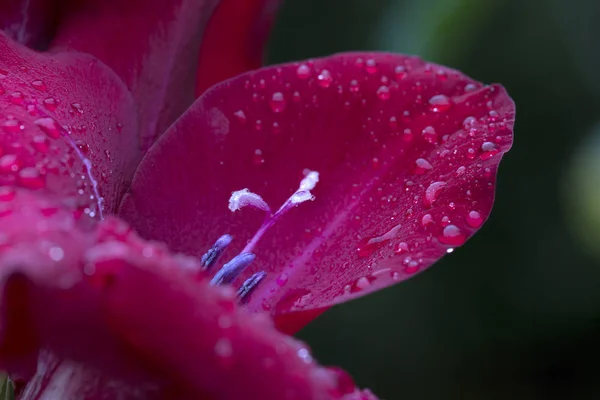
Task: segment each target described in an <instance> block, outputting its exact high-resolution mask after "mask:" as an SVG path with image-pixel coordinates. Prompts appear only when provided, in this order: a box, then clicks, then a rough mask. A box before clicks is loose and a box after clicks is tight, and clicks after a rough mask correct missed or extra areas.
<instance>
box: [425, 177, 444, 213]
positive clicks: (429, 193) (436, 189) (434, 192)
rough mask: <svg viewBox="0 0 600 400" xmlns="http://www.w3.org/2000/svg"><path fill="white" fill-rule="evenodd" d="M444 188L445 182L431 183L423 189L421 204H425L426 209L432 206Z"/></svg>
mask: <svg viewBox="0 0 600 400" xmlns="http://www.w3.org/2000/svg"><path fill="white" fill-rule="evenodd" d="M445 186H446V182H442V181H438V182H433V183H432V184H431V185H429V186H428V187H427V189H425V197H424V198H423V200H424V201H423V202H424V203H425V206H426V207H431V206H432V205H433V203H434V202H435V201H436V200H437V198H438V197H439V195H440V193H441V192H442V189H443V188H444V187H445Z"/></svg>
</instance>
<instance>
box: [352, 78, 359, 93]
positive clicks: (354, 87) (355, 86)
mask: <svg viewBox="0 0 600 400" xmlns="http://www.w3.org/2000/svg"><path fill="white" fill-rule="evenodd" d="M350 91H351V92H352V93H357V92H358V91H360V84H359V83H358V81H357V80H356V79H352V80H351V81H350Z"/></svg>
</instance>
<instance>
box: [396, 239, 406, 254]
mask: <svg viewBox="0 0 600 400" xmlns="http://www.w3.org/2000/svg"><path fill="white" fill-rule="evenodd" d="M394 252H395V253H396V254H406V253H408V243H406V242H400V243H398V245H397V246H396V249H395V250H394Z"/></svg>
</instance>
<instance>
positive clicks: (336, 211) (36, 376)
mask: <svg viewBox="0 0 600 400" xmlns="http://www.w3.org/2000/svg"><path fill="white" fill-rule="evenodd" d="M56 1H57V3H53V2H48V1H42V0H34V1H27V2H21V1H20V0H11V1H9V2H5V3H3V4H2V5H1V6H0V27H2V26H3V27H4V29H5V32H4V33H0V85H1V86H0V129H2V135H1V136H0V271H1V272H2V277H3V290H2V296H3V299H2V302H1V305H2V309H1V313H0V317H1V319H0V321H2V324H1V325H0V327H1V328H0V367H1V368H5V369H7V370H8V371H9V372H10V373H11V374H12V375H13V376H14V377H16V378H19V379H22V380H23V381H24V382H28V383H27V386H26V387H25V388H24V390H23V392H22V393H21V398H22V399H33V398H65V399H67V398H68V399H71V398H72V399H84V398H85V399H103V398H111V399H112V398H127V399H129V398H178V399H187V398H190V399H192V398H193V399H197V398H224V399H229V398H245V399H246V398H256V399H268V398H273V399H310V398H314V399H329V398H331V399H339V398H343V399H371V398H374V396H373V395H372V394H370V392H360V391H359V390H358V389H356V388H355V386H354V384H353V383H352V380H351V379H350V378H349V377H348V376H347V375H346V374H345V373H343V372H341V371H339V370H337V369H325V368H322V367H319V366H318V365H316V364H315V363H314V362H313V361H312V357H311V356H310V352H309V351H308V350H307V349H306V347H304V345H302V344H301V343H299V342H297V341H295V340H293V339H291V338H289V337H287V336H285V335H284V334H282V333H279V332H278V331H277V330H276V329H274V327H273V322H272V319H271V317H273V318H274V321H275V324H276V325H277V327H278V328H279V330H280V331H283V332H288V333H289V332H294V331H295V330H297V329H298V328H300V327H301V326H303V325H304V324H306V323H307V322H309V321H310V320H311V319H312V318H314V317H315V316H317V315H318V314H320V313H321V312H323V311H324V310H325V309H327V308H328V307H329V306H331V305H334V304H336V303H339V302H342V301H346V300H348V299H351V298H355V297H357V296H360V295H363V294H366V293H369V292H371V291H374V290H378V289H380V288H383V287H385V286H388V285H390V284H392V283H395V282H398V281H402V280H404V279H407V278H408V277H410V276H412V275H414V274H415V273H416V272H418V271H421V270H423V269H425V268H427V267H428V266H430V265H431V264H432V263H434V262H435V261H436V260H437V259H439V258H440V257H441V256H443V255H444V254H445V253H446V252H450V251H451V250H452V249H454V248H455V247H458V246H460V245H462V244H463V243H464V242H465V241H466V240H467V239H468V237H470V236H471V235H472V234H473V233H474V232H475V231H476V230H477V229H478V228H479V227H480V226H481V225H482V224H483V222H484V220H485V219H486V218H487V217H488V215H489V213H490V210H491V207H492V203H493V195H494V189H495V187H494V186H495V175H496V169H497V166H498V163H499V161H500V159H501V157H502V154H503V153H504V152H506V151H507V150H508V149H509V148H510V146H511V143H512V126H513V120H514V104H513V102H512V100H511V99H510V98H509V97H508V95H507V94H506V92H505V91H504V89H503V88H502V87H500V86H498V85H492V86H484V85H481V84H479V83H477V82H475V81H473V80H471V79H470V78H468V77H466V76H464V75H462V74H460V73H459V72H458V71H454V70H451V69H448V68H446V67H442V66H438V65H434V64H429V63H425V62H423V61H421V60H420V59H418V58H416V57H407V56H401V55H392V54H359V53H356V54H341V55H336V56H332V57H329V58H324V59H316V60H310V61H306V62H301V63H294V64H286V65H280V66H274V67H268V68H264V69H261V70H257V71H254V72H248V73H243V72H244V71H246V70H249V69H252V68H255V67H257V66H258V65H259V62H260V57H257V54H260V52H257V51H256V49H257V47H260V46H261V43H262V39H263V38H264V37H265V36H266V31H267V30H268V29H267V28H268V26H269V24H270V20H271V18H270V17H271V16H272V15H273V12H274V8H275V6H276V4H277V1H269V0H261V1H258V0H253V1H244V2H240V1H236V0H223V1H221V2H220V3H219V5H218V7H217V8H216V10H213V8H214V7H215V6H216V5H217V2H216V1H202V0H172V1H169V2H166V1H165V2H160V5H158V6H157V5H156V4H154V3H152V2H147V1H142V0H132V1H127V2H124V1H117V0H103V1H99V0H98V1H96V0H87V1H85V2H75V1H70V0H56ZM148 3H152V4H150V5H149V4H148ZM23 4H25V5H27V6H28V7H29V8H25V9H23ZM242 6H243V7H242ZM213 11H214V12H213ZM211 12H213V13H212V14H211ZM51 13H55V15H53V18H47V16H48V15H50V14H51ZM209 15H213V17H212V19H211V22H210V23H209V24H208V26H207V20H208V16H209ZM23 16H26V17H27V18H24V17H23ZM32 21H33V22H32ZM206 26H207V27H206ZM203 27H206V29H205V30H204V36H202V28H203ZM49 38H50V39H49ZM201 38H202V46H201V47H200V41H201V40H200V39H201ZM18 42H21V43H24V44H27V45H28V46H30V47H34V48H37V49H42V48H44V49H46V51H44V52H39V53H38V52H34V51H33V50H30V49H28V48H26V47H24V46H23V45H22V44H19V43H18ZM198 54H200V57H199V62H198ZM239 73H242V74H241V75H239V76H237V77H234V78H232V79H229V80H227V81H224V82H223V83H220V84H217V85H215V86H211V85H213V84H214V83H216V82H218V81H220V80H222V79H226V78H229V77H231V76H233V75H235V74H239ZM190 82H196V85H195V86H194V85H193V84H192V85H190ZM205 89H207V90H206V91H205ZM195 91H197V92H198V93H201V92H203V94H201V96H200V97H198V99H196V100H195V101H194V97H195V96H194V92H195ZM186 109H187V111H185V110H186ZM163 131H164V134H163V133H162V132H163ZM140 160H141V163H140ZM310 171H313V172H310ZM134 172H135V173H134ZM317 172H318V173H317ZM301 181H302V183H301V184H300V188H298V184H299V182H301ZM317 181H318V184H317ZM244 188H247V189H249V190H251V191H252V192H254V193H257V194H254V193H252V192H249V191H240V192H235V191H238V190H240V189H244ZM232 192H235V193H234V195H233V196H232ZM294 193H295V194H294ZM259 195H260V196H262V197H260V196H259ZM290 195H292V197H289V196H290ZM313 196H314V197H313ZM230 197H231V199H230ZM315 198H316V199H315ZM286 199H288V200H286ZM313 199H314V200H315V201H312V202H311V201H309V200H313ZM228 200H230V201H231V203H230V208H231V209H232V210H235V209H236V208H239V207H238V206H242V205H244V204H250V205H254V206H255V208H258V209H259V211H258V212H257V211H256V210H246V209H244V210H242V211H239V212H236V213H232V212H231V211H230V210H227V208H226V205H227V202H228ZM304 202H306V203H307V204H302V205H300V203H304ZM280 204H284V206H283V207H282V208H281V209H280V210H279V211H277V212H275V211H274V210H276V209H277V208H271V207H277V206H279V205H280ZM297 205H300V206H299V207H298V208H297V209H295V206H297ZM292 208H294V209H292ZM265 212H266V214H267V215H266V217H265V215H264V213H265ZM110 214H119V215H120V216H121V217H122V218H123V219H125V220H126V221H128V222H129V223H131V224H132V225H133V227H134V228H135V230H136V231H138V232H139V233H140V234H141V236H142V237H144V238H146V239H149V240H157V241H158V242H147V241H144V240H143V239H140V238H139V237H138V236H136V234H135V233H133V231H132V229H131V228H129V227H128V225H126V224H125V223H123V222H121V221H120V220H118V219H116V218H115V217H110V216H109V215H110ZM283 214H286V215H285V216H283ZM261 221H262V225H261ZM256 232H258V233H256ZM227 234H229V235H232V236H228V235H227ZM222 235H225V236H222ZM218 238H221V239H219V240H218V241H217V242H216V244H214V245H213V243H215V240H216V239H218ZM259 239H260V240H259ZM159 242H164V243H166V244H167V245H168V248H169V249H170V250H171V251H175V252H180V253H182V254H187V255H188V256H183V255H181V254H175V253H171V252H170V251H169V250H168V249H167V247H166V246H164V245H161V244H159ZM207 251H208V252H207ZM221 253H223V259H228V260H230V261H229V262H227V263H225V265H224V266H223V267H222V268H221V269H219V268H217V265H218V264H219V263H218V260H217V258H219V256H220V255H221ZM235 254H239V255H238V256H235ZM192 257H193V258H192ZM209 273H210V275H209ZM265 273H266V275H265ZM211 276H212V278H211ZM229 283H231V285H228V284H229ZM219 285H220V286H219ZM231 287H233V288H235V289H240V290H239V291H238V294H237V299H236V293H235V291H234V290H232V289H231ZM236 302H241V303H243V304H244V306H243V307H239V306H238V305H236ZM249 311H250V312H249ZM262 311H267V313H264V312H262ZM269 314H270V316H271V317H269Z"/></svg>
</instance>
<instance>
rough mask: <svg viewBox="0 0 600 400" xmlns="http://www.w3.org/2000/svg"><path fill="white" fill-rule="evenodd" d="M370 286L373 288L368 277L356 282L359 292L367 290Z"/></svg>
mask: <svg viewBox="0 0 600 400" xmlns="http://www.w3.org/2000/svg"><path fill="white" fill-rule="evenodd" d="M369 286H371V282H370V281H369V278H367V277H366V276H363V277H362V278H359V279H358V280H357V281H356V288H357V289H359V290H365V289H366V288H368V287H369Z"/></svg>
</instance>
